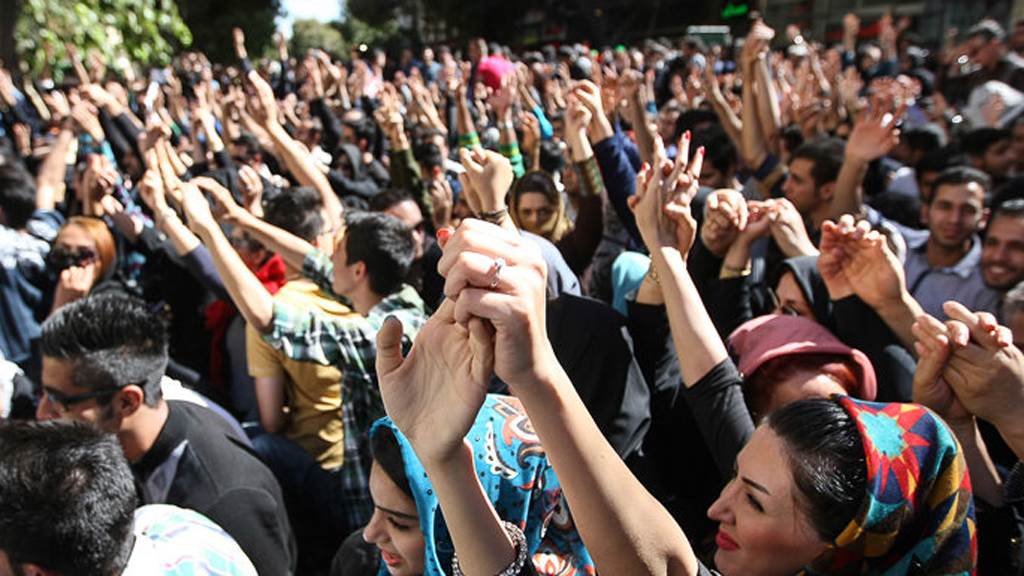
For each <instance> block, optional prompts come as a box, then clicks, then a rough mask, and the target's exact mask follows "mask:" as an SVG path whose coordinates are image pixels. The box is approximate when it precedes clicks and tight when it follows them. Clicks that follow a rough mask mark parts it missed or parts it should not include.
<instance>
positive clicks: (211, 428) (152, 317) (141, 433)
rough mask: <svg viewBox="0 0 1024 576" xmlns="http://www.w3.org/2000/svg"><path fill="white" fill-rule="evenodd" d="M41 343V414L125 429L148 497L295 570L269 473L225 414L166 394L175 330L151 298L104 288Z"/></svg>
mask: <svg viewBox="0 0 1024 576" xmlns="http://www.w3.org/2000/svg"><path fill="white" fill-rule="evenodd" d="M40 349H41V351H42V355H43V369H42V386H43V397H42V400H41V401H40V403H39V408H38V410H37V414H36V415H37V417H38V418H39V419H40V420H52V419H73V420H79V421H85V422H91V423H93V424H95V425H96V426H97V427H99V428H100V429H101V430H104V431H106V432H111V433H114V434H116V435H117V438H118V440H120V443H121V448H122V450H123V451H124V455H125V457H127V459H128V461H129V462H130V463H131V468H132V472H133V473H134V475H135V478H136V484H137V485H138V486H139V488H140V494H139V496H140V499H141V501H142V502H143V503H145V504H173V505H176V506H180V507H182V508H191V509H193V510H196V511H198V512H200V513H201V514H204V515H205V516H208V517H209V518H210V519H212V520H213V521H214V522H216V523H217V524H219V525H220V526H221V527H223V528H224V530H225V531H226V532H228V534H230V535H231V536H232V537H234V538H235V540H237V541H238V543H239V545H240V546H241V547H242V549H243V550H244V551H245V553H246V554H247V555H248V556H249V558H250V559H251V560H252V562H253V565H254V566H256V568H257V570H259V572H260V573H261V574H291V573H293V572H294V568H295V543H294V539H293V538H292V534H291V528H290V525H289V522H288V516H287V512H286V510H285V507H284V499H283V497H282V495H281V488H280V486H279V485H278V483H277V481H276V480H275V479H274V476H273V474H272V473H271V472H270V470H269V469H267V467H266V466H265V465H264V464H263V463H262V462H261V461H260V460H259V459H258V458H257V457H256V455H255V454H254V453H253V452H251V451H250V450H249V449H248V448H246V447H245V445H244V443H243V441H242V439H241V438H240V437H239V436H238V435H237V433H236V432H234V431H233V429H231V428H230V427H229V426H228V425H227V423H226V422H224V421H223V419H221V417H220V416H218V415H216V414H215V413H214V412H212V411H210V410H207V409H205V408H202V407H200V406H196V405H193V404H190V403H187V402H178V401H167V400H165V399H164V398H163V396H162V393H161V388H160V383H161V379H162V378H163V375H164V369H165V368H166V366H167V333H166V330H165V328H164V326H163V324H162V323H161V321H160V319H159V317H158V316H157V315H156V314H155V313H153V312H152V311H151V310H150V309H149V308H148V307H147V305H146V304H145V303H144V302H142V301H141V300H138V299H135V298H131V297H128V296H124V295H120V294H101V295H96V296H91V297H87V298H83V299H82V300H78V301H76V302H73V303H71V304H68V305H66V306H64V307H62V308H61V309H60V310H59V311H57V312H56V313H55V314H54V315H53V316H51V317H50V318H48V319H47V320H46V322H44V323H43V326H42V337H41V339H40Z"/></svg>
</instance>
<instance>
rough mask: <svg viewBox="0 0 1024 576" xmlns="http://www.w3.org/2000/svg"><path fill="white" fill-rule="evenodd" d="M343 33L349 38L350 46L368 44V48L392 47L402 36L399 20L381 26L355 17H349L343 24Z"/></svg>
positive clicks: (388, 21) (393, 19)
mask: <svg viewBox="0 0 1024 576" xmlns="http://www.w3.org/2000/svg"><path fill="white" fill-rule="evenodd" d="M341 30H342V33H343V34H344V35H345V37H346V38H348V41H349V43H350V44H355V45H357V46H358V45H359V44H366V45H368V46H377V47H380V46H390V45H391V44H393V43H394V42H395V41H396V40H397V39H398V37H399V36H400V32H401V28H400V27H399V25H398V20H397V19H395V18H392V19H390V20H386V21H384V22H382V23H380V24H379V25H376V26H371V25H370V24H368V23H366V22H364V21H363V20H360V19H358V18H354V17H351V16H350V17H348V18H347V19H346V20H345V22H343V23H342V24H341Z"/></svg>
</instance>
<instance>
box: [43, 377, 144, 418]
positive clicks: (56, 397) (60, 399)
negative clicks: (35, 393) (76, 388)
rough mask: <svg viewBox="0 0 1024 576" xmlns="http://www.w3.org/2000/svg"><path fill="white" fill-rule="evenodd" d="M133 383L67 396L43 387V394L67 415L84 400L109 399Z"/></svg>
mask: <svg viewBox="0 0 1024 576" xmlns="http://www.w3.org/2000/svg"><path fill="white" fill-rule="evenodd" d="M132 384H133V383H129V384H124V385H122V386H119V387H117V388H107V389H105V390H95V391H93V392H86V393H85V394H74V395H68V394H65V393H63V392H61V391H60V390H57V389H54V388H50V387H49V386H43V394H44V395H45V396H46V397H47V398H49V399H50V403H51V404H53V405H54V406H56V407H57V409H58V410H60V412H62V413H68V412H70V411H71V407H72V406H74V405H75V404H80V403H82V402H85V401H86V400H93V399H98V398H109V397H110V396H113V395H114V394H117V393H118V392H120V391H121V390H124V389H125V388H127V387H128V386H131V385H132Z"/></svg>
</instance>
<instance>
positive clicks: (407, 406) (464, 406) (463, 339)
mask: <svg viewBox="0 0 1024 576" xmlns="http://www.w3.org/2000/svg"><path fill="white" fill-rule="evenodd" d="M454 311H455V304H454V302H453V301H452V300H445V301H444V303H442V304H441V307H440V308H439V309H438V311H437V312H436V313H435V314H434V315H433V316H431V318H430V319H429V320H428V321H427V323H426V324H425V325H424V326H423V328H422V329H421V330H420V333H419V335H418V336H417V338H416V342H415V344H414V345H413V348H412V350H411V351H410V352H409V355H408V357H406V358H403V357H402V327H401V326H402V325H401V323H400V322H398V321H397V320H394V319H389V320H388V321H387V322H385V323H384V326H383V327H382V328H381V330H380V332H379V333H378V334H377V374H378V377H379V380H380V388H381V394H382V396H383V399H384V406H385V408H386V409H387V412H388V415H389V416H390V417H391V419H392V420H393V421H394V423H395V424H396V425H397V426H398V427H399V428H400V429H401V430H402V432H403V434H405V436H406V437H407V438H408V439H409V443H410V444H411V445H412V447H413V450H414V451H415V452H416V456H417V457H418V458H419V460H420V462H421V463H422V464H423V468H424V469H425V470H426V472H427V476H429V478H430V483H431V485H432V486H433V489H434V490H435V492H436V494H437V498H438V501H439V502H440V504H441V510H442V512H443V513H444V519H445V524H446V525H447V527H448V530H449V531H450V532H451V535H452V540H453V542H454V543H455V552H456V556H457V557H458V560H459V566H460V568H461V569H462V571H463V573H466V574H498V573H501V572H502V571H503V570H504V569H505V568H506V567H508V566H509V565H510V564H511V563H512V562H513V561H514V560H516V550H515V548H514V547H513V542H512V540H511V538H510V537H509V536H508V535H507V534H506V532H505V530H504V529H503V527H502V524H501V519H500V518H499V517H498V514H497V512H495V510H494V507H493V506H492V504H491V500H490V498H489V497H488V495H487V494H486V493H485V492H484V490H483V487H482V486H481V484H480V481H479V480H478V479H477V476H476V471H475V469H474V465H473V459H474V457H476V458H482V457H483V456H484V455H482V454H476V455H474V454H473V448H472V447H471V445H470V444H468V443H467V442H466V441H465V436H466V433H467V432H469V429H470V428H471V427H472V425H473V421H474V420H475V418H476V415H477V413H478V412H479V411H480V407H481V405H482V404H483V401H484V396H485V392H486V390H487V387H486V383H487V380H488V378H490V375H491V372H492V369H493V364H494V342H493V337H494V336H493V332H492V328H491V327H490V326H489V325H488V323H487V322H486V321H484V320H482V319H480V318H473V319H471V320H469V321H468V323H467V324H466V325H465V326H462V325H459V324H457V323H456V322H455V318H454ZM442 412H443V413H445V414H446V415H447V416H446V417H445V418H444V422H443V423H442V422H439V421H437V420H436V418H435V417H436V415H437V414H439V413H442ZM527 561H529V560H527Z"/></svg>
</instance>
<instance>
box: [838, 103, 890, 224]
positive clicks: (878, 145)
mask: <svg viewBox="0 0 1024 576" xmlns="http://www.w3.org/2000/svg"><path fill="white" fill-rule="evenodd" d="M891 107H892V99H891V98H878V99H876V100H875V101H874V103H873V104H872V105H871V106H869V107H867V108H865V109H864V112H863V113H862V114H861V117H860V120H858V121H857V124H856V125H854V127H853V131H852V132H850V138H849V139H848V140H847V141H846V152H845V156H844V159H843V165H842V168H840V169H839V175H838V176H837V177H836V192H835V194H834V195H833V196H832V205H831V209H830V211H829V214H830V217H831V218H839V217H840V216H842V215H843V214H853V215H854V216H860V215H861V214H862V211H863V208H864V191H863V189H862V188H861V184H862V183H863V182H864V176H865V175H866V174H867V172H868V164H869V163H871V161H873V160H876V159H878V158H881V157H882V156H885V155H886V154H888V153H889V151H890V150H892V149H893V147H894V146H896V144H897V143H898V142H899V134H900V131H899V130H898V129H897V128H896V120H897V119H898V118H899V117H900V115H901V114H903V111H904V110H905V109H906V105H905V104H904V105H903V106H901V107H900V108H899V109H898V110H897V111H896V113H895V114H894V115H891V116H890V115H888V113H889V110H890V109H891Z"/></svg>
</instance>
